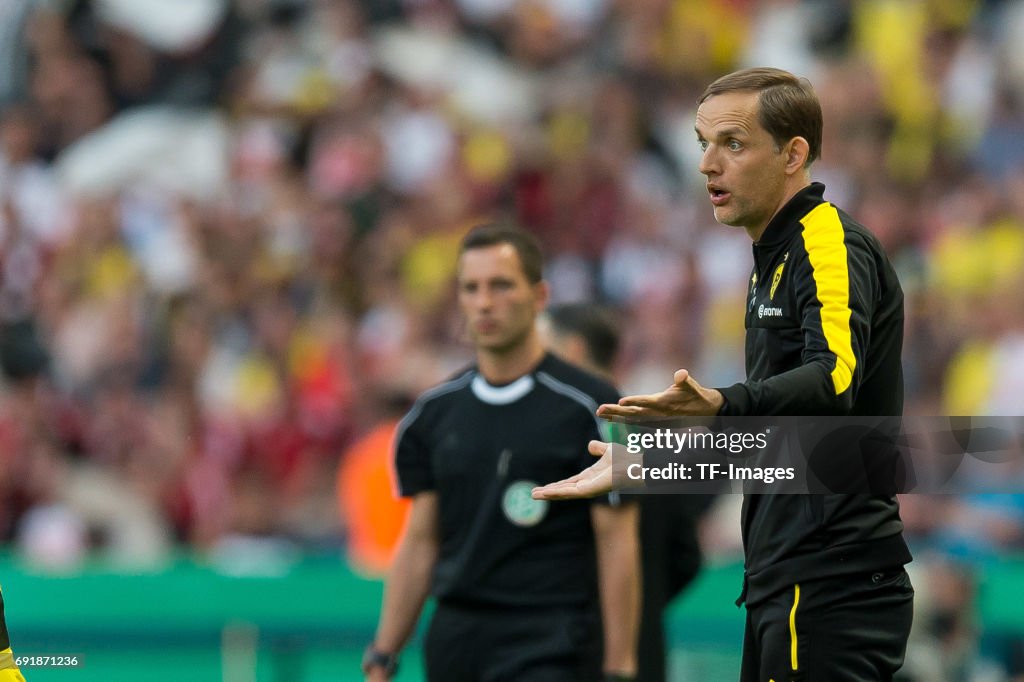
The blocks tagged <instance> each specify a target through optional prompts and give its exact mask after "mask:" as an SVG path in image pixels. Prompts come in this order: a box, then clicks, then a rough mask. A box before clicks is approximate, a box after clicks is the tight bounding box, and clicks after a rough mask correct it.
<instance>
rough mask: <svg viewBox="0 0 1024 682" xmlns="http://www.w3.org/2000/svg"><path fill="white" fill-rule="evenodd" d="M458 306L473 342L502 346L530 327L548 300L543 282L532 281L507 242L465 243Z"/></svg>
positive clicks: (517, 342)
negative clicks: (473, 245)
mask: <svg viewBox="0 0 1024 682" xmlns="http://www.w3.org/2000/svg"><path fill="white" fill-rule="evenodd" d="M458 287H459V307H460V308H461V309H462V313H463V315H465V317H466V325H467V330H468V332H469V337H470V338H471V339H472V340H473V344H474V345H475V346H476V347H477V348H478V349H481V350H487V351H491V352H497V353H501V352H507V351H511V350H515V349H516V348H518V347H520V346H521V345H523V344H524V343H525V342H526V340H527V339H528V338H529V336H530V334H532V333H533V332H534V322H535V320H536V319H537V315H538V314H539V313H540V311H541V310H543V309H544V306H545V305H546V304H547V287H546V285H545V284H544V283H543V282H539V283H537V284H531V283H530V281H529V280H528V279H527V278H526V274H525V273H524V272H523V267H522V264H521V263H520V261H519V254H518V253H517V252H516V250H515V248H514V247H513V246H512V245H511V244H495V245H494V246H485V247H481V248H476V249H470V250H469V251H466V252H465V253H463V254H462V256H461V258H460V259H459V280H458Z"/></svg>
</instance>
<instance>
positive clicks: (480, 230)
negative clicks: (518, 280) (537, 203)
mask: <svg viewBox="0 0 1024 682" xmlns="http://www.w3.org/2000/svg"><path fill="white" fill-rule="evenodd" d="M499 244H508V245H510V246H511V247H512V248H514V249H515V250H516V254H518V255H519V264H520V265H521V266H522V268H523V274H524V275H526V279H527V280H528V281H529V282H530V284H536V283H537V282H539V281H541V280H542V279H543V278H544V256H543V255H542V253H541V250H540V244H539V243H537V239H536V238H535V237H534V236H533V235H532V234H530V233H529V232H526V231H525V230H523V229H521V228H519V227H515V226H514V225H510V224H507V223H486V224H484V225H477V226H476V227H474V228H473V229H472V230H470V231H469V233H468V234H467V235H466V236H465V237H463V238H462V244H461V246H460V247H459V256H460V257H461V256H462V254H464V253H466V252H467V251H470V250H472V249H482V248H485V247H488V246H497V245H499Z"/></svg>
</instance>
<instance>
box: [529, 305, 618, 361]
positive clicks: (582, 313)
mask: <svg viewBox="0 0 1024 682" xmlns="http://www.w3.org/2000/svg"><path fill="white" fill-rule="evenodd" d="M547 316H548V320H549V322H550V324H551V329H552V331H554V332H555V333H556V334H575V335H578V336H579V337H580V338H582V339H583V343H584V345H585V346H586V347H587V354H588V355H589V356H590V361H591V362H592V363H593V364H594V365H595V366H597V367H599V368H601V369H602V370H604V371H611V368H612V366H613V365H614V364H615V356H616V355H617V354H618V352H619V337H620V334H619V327H618V325H617V324H616V323H615V320H614V318H613V317H612V315H611V313H610V312H609V311H608V310H607V309H606V308H603V307H601V306H599V305H597V304H594V303H562V304H559V305H553V306H551V307H549V308H548V309H547Z"/></svg>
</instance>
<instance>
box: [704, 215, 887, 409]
mask: <svg viewBox="0 0 1024 682" xmlns="http://www.w3.org/2000/svg"><path fill="white" fill-rule="evenodd" d="M793 266H794V270H795V271H796V272H795V274H796V276H797V281H798V283H799V285H798V287H797V300H796V303H797V308H798V314H799V317H800V324H801V330H802V332H803V341H804V348H803V352H802V355H801V364H800V366H799V367H796V368H794V369H791V370H789V371H786V372H782V373H780V374H778V375H776V376H773V377H769V378H766V379H762V380H748V381H745V382H742V383H738V384H734V385H733V386H730V387H728V388H724V389H719V390H720V391H721V393H722V396H723V397H724V398H725V405H723V408H722V410H721V412H720V414H722V415H726V416H743V415H843V414H848V413H849V412H850V410H851V409H852V407H853V404H854V399H855V398H856V394H857V388H858V386H859V384H860V380H861V377H862V376H863V373H864V357H865V349H866V348H867V347H868V344H869V342H870V334H871V325H870V320H871V319H872V315H873V311H874V308H875V302H876V300H877V297H878V295H879V289H880V283H879V281H878V276H877V273H876V271H875V266H874V258H873V257H872V255H871V252H870V250H869V249H868V248H867V245H866V244H864V243H863V241H862V238H861V237H860V236H859V235H856V234H851V233H847V235H846V237H844V238H843V239H840V240H835V242H834V243H828V242H826V243H824V244H815V245H812V246H811V247H810V248H809V250H808V251H807V252H806V254H804V255H803V257H801V258H800V259H798V260H797V262H795V263H793ZM762 352H763V351H762Z"/></svg>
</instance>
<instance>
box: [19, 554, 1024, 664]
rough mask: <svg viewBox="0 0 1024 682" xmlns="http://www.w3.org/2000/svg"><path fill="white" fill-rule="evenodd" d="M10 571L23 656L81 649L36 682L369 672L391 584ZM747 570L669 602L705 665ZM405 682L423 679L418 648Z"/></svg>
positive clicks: (723, 646)
mask: <svg viewBox="0 0 1024 682" xmlns="http://www.w3.org/2000/svg"><path fill="white" fill-rule="evenodd" d="M0 580H2V584H3V587H4V595H5V601H6V605H7V621H8V625H9V627H10V630H11V637H12V641H13V644H14V648H15V653H16V654H19V655H26V654H77V655H79V656H81V658H82V667H81V668H75V669H56V668H26V670H25V673H26V679H28V680H29V682H48V681H50V680H77V681H79V682H81V681H83V680H90V681H91V680H103V681H104V682H120V681H122V680H123V681H125V682H129V681H130V682H146V681H150V680H152V681H154V682H162V681H164V680H175V681H177V680H188V681H189V682H203V681H206V680H210V681H211V682H214V681H218V680H229V681H230V682H314V681H319V680H325V681H326V680H331V681H335V682H337V681H339V680H340V681H342V682H345V681H347V680H359V679H361V678H360V675H359V672H358V664H359V657H360V652H361V650H362V648H363V646H364V645H365V644H366V643H367V642H368V641H369V640H370V638H371V637H372V635H373V630H374V628H375V626H376V620H377V613H378V609H379V608H380V599H381V593H382V584H381V582H380V581H379V580H376V579H367V578H363V577H360V576H358V575H356V574H354V573H353V572H352V571H351V570H350V569H349V568H348V567H347V566H345V565H344V564H343V563H341V562H340V561H337V560H326V559H321V560H311V559H307V560H304V561H302V562H300V563H297V564H295V565H293V566H291V567H290V568H287V570H283V571H281V572H280V573H279V574H278V575H274V576H262V577H261V576H237V575H226V574H225V573H223V572H221V571H218V570H217V569H216V567H214V566H212V565H208V564H204V563H202V562H199V561H196V560H194V559H189V558H182V559H179V560H176V561H174V562H172V563H170V564H169V565H167V566H164V567H162V568H161V569H160V570H159V571H155V572H152V573H148V574H131V575H128V574H125V573H123V572H118V571H114V570H112V569H109V568H104V567H103V566H99V565H90V566H87V567H85V568H83V569H82V570H80V571H78V572H77V573H75V574H74V575H67V576H56V575H51V574H42V573H39V572H35V571H33V570H31V569H30V568H28V567H26V566H24V565H22V564H20V563H18V562H17V561H16V560H15V559H12V558H11V557H9V556H8V557H0ZM741 580H742V568H741V567H740V566H739V565H736V564H730V565H724V566H711V567H708V568H706V570H705V571H703V572H702V573H701V575H700V576H699V578H698V579H697V580H696V582H695V583H694V585H693V586H692V587H691V588H690V589H689V590H688V591H687V593H686V594H685V595H684V596H683V597H682V598H681V599H679V600H677V602H676V603H675V604H674V605H673V607H672V608H671V609H670V611H669V614H668V627H667V634H668V638H669V641H670V642H674V643H677V644H678V643H685V647H686V648H687V650H690V651H693V650H697V651H700V652H702V655H704V654H707V652H710V654H707V655H705V657H704V659H702V663H701V665H705V666H707V665H709V664H708V663H707V661H708V660H710V659H709V658H708V656H711V657H712V658H713V657H714V656H718V657H719V659H720V660H719V661H718V662H717V663H715V665H719V666H720V668H717V669H721V670H727V669H731V667H734V666H735V663H736V660H737V658H738V655H739V650H740V643H741V641H742V632H743V616H744V614H743V611H742V610H741V609H737V608H736V607H735V606H734V604H733V601H734V600H735V598H736V596H737V594H738V593H739V589H740V585H741ZM1020 584H1024V560H1019V559H1018V560H1015V561H1001V562H998V563H996V564H993V565H991V566H989V567H987V569H986V571H985V572H984V580H983V581H982V584H981V590H980V592H979V610H980V615H981V620H982V623H983V624H984V625H985V626H986V627H992V628H999V629H1001V630H1010V631H1017V632H1024V610H1022V609H1020V608H1018V606H1017V605H1018V603H1019V600H1018V599H1017V596H1016V595H1017V591H1018V589H1019V585H1020ZM678 651H679V650H678V649H677V651H676V653H677V654H678ZM691 664H692V661H690V662H689V663H687V665H691ZM676 667H677V669H679V665H677V666H676ZM687 669H692V665H691V667H690V668H687ZM704 669H705V670H708V669H709V668H704ZM717 669H716V670H717ZM717 676H718V674H717V673H706V675H705V679H713V678H715V677H717ZM726 676H727V677H728V676H729V675H726ZM398 679H399V680H400V681H401V682H411V681H414V680H418V679H421V671H420V660H419V652H418V650H416V648H415V646H414V647H413V648H412V649H411V650H410V651H408V652H406V654H405V656H404V663H403V671H402V673H401V674H400V676H399V678H398Z"/></svg>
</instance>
